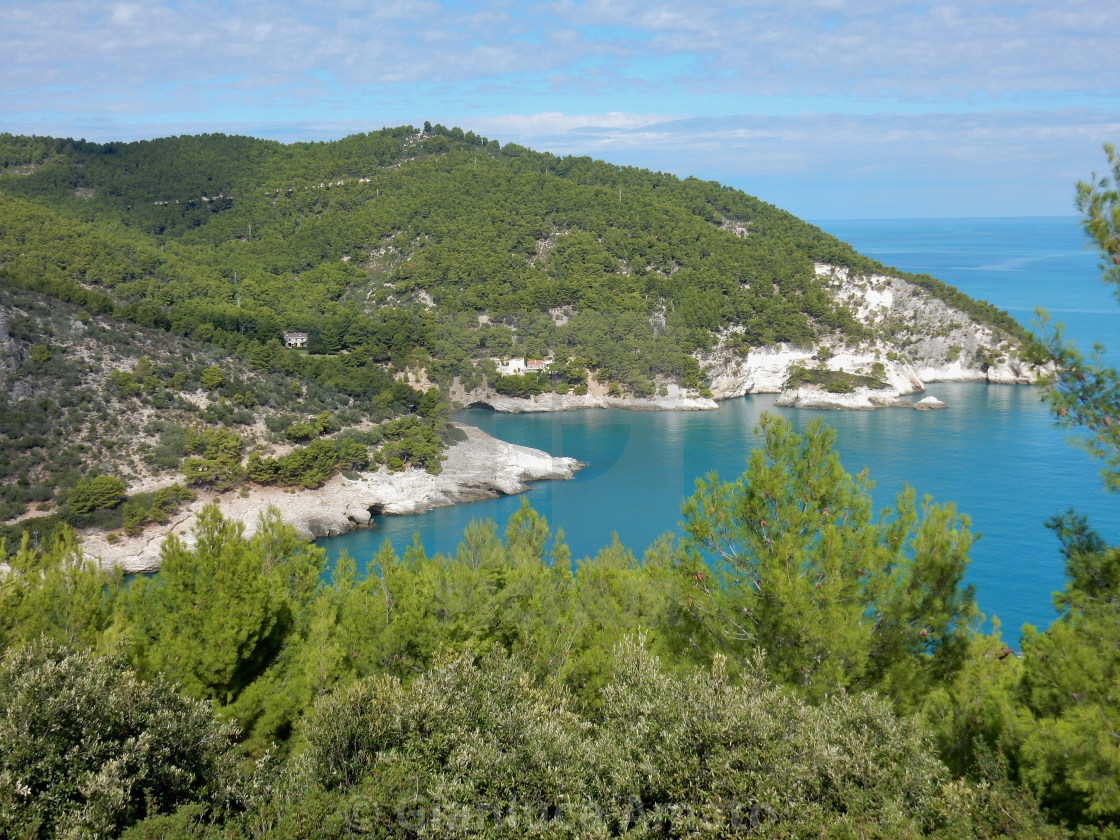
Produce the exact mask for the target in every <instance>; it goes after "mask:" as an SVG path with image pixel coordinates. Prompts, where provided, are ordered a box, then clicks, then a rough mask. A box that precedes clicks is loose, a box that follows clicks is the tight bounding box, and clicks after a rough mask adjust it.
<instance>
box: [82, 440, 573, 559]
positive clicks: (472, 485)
mask: <svg viewBox="0 0 1120 840" xmlns="http://www.w3.org/2000/svg"><path fill="white" fill-rule="evenodd" d="M454 425H455V426H456V427H457V428H459V429H461V430H462V431H463V432H464V433H465V434H466V436H467V437H466V440H463V441H459V442H458V443H456V444H454V445H452V446H451V447H449V448H448V450H447V460H446V461H444V462H443V470H442V472H440V473H439V474H438V475H431V474H429V473H427V472H425V471H424V470H415V469H412V470H406V471H404V472H400V473H395V474H390V473H388V472H386V471H385V470H384V469H382V470H379V471H378V472H369V473H361V474H359V475H358V477H357V478H355V479H348V478H345V477H343V476H341V475H336V476H335V477H334V478H332V479H330V480H329V481H328V482H327V483H326V484H324V485H323V486H322V487H319V488H316V489H314V490H298V491H289V490H283V489H281V488H276V487H254V488H252V489H251V490H249V491H248V492H247V493H246V494H245V495H240V494H238V493H227V494H225V495H222V496H215V495H214V494H199V498H198V499H196V500H195V501H194V502H192V503H191V505H190V506H189V507H188V508H186V509H185V510H184V511H182V512H181V513H180V515H179V516H178V517H177V518H176V519H175V521H173V522H171V523H169V524H168V525H167V526H163V527H159V526H157V527H149V528H146V529H145V530H144V532H143V533H142V534H140V535H139V536H137V537H121V538H119V539H118V540H117V541H116V542H113V543H110V542H109V541H108V540H106V538H105V535H104V534H100V533H93V534H89V535H86V536H85V537H84V539H83V541H82V549H83V551H84V552H85V553H86V555H87V556H92V557H100V559H101V562H102V564H104V565H112V566H120V567H121V568H122V569H124V571H126V572H147V571H154V570H156V569H158V568H159V562H160V559H159V548H160V545H161V544H162V542H163V540H164V538H165V537H167V535H168V534H171V533H174V534H176V535H178V536H179V537H180V538H181V539H183V540H184V541H185V542H187V543H188V544H189V543H190V541H191V529H192V528H193V527H194V523H195V520H196V519H197V517H198V513H199V511H201V509H202V507H203V505H205V504H206V503H207V502H210V501H217V502H218V506H219V508H220V509H221V511H222V515H223V516H225V517H226V518H227V519H231V520H233V521H235V522H240V523H242V524H243V525H244V526H245V530H246V533H249V534H251V533H252V532H253V531H254V530H255V528H256V525H257V521H258V518H259V516H260V514H261V513H263V512H264V511H266V510H267V509H268V508H269V507H270V506H275V507H276V508H277V509H278V510H279V511H280V516H281V518H282V519H283V520H284V521H285V522H287V523H289V524H291V525H293V526H295V528H296V530H298V531H299V532H300V534H302V535H303V536H304V537H309V538H317V537H326V536H334V535H337V534H342V533H345V532H347V531H351V530H353V529H355V528H362V527H367V526H369V525H370V524H371V522H372V520H373V518H374V517H375V516H379V515H387V514H409V513H420V512H422V511H425V510H430V509H431V508H436V507H443V506H445V505H453V504H456V503H458V502H468V501H475V500H477V499H486V498H493V497H496V496H501V495H513V494H515V493H521V492H523V491H525V490H527V489H528V486H527V485H526V482H529V481H539V480H542V479H564V478H571V477H572V474H573V473H574V472H575V471H576V470H578V469H580V467H581V466H582V464H580V463H579V462H578V461H576V460H575V459H574V458H557V457H553V456H552V455H549V454H548V453H547V452H542V451H541V450H539V449H531V448H529V447H527V446H518V445H516V444H513V443H507V442H506V441H502V440H498V439H497V438H493V437H491V436H490V435H488V434H486V433H485V432H483V431H482V430H481V429H477V428H475V427H474V426H467V425H464V424H460V423H456V424H454Z"/></svg>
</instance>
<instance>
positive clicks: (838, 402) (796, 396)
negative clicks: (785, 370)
mask: <svg viewBox="0 0 1120 840" xmlns="http://www.w3.org/2000/svg"><path fill="white" fill-rule="evenodd" d="M774 405H778V406H782V407H783V408H815V409H825V410H830V411H831V410H854V411H870V410H872V409H875V408H914V409H918V410H930V409H937V408H944V407H945V403H943V402H941V400H939V399H937V397H933V396H929V397H924V398H922V399H920V400H918V401H917V402H910V401H909V400H904V399H902V398H901V395H900V394H899V393H898V391H895V390H892V389H883V388H856V389H855V390H854V391H852V392H850V393H847V394H834V393H833V392H831V391H829V390H828V389H827V388H823V387H821V386H820V385H802V386H801V387H799V388H787V389H786V390H784V391H782V392H781V393H780V394H779V395H778V398H777V399H776V400H775V401H774Z"/></svg>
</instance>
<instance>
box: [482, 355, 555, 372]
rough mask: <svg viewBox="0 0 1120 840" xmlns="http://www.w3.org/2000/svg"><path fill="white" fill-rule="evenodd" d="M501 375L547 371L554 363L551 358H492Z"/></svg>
mask: <svg viewBox="0 0 1120 840" xmlns="http://www.w3.org/2000/svg"><path fill="white" fill-rule="evenodd" d="M491 361H492V362H494V366H495V367H497V369H498V373H499V375H501V376H519V375H521V374H525V373H536V372H538V371H547V370H548V369H549V367H551V365H552V361H551V360H549V359H491Z"/></svg>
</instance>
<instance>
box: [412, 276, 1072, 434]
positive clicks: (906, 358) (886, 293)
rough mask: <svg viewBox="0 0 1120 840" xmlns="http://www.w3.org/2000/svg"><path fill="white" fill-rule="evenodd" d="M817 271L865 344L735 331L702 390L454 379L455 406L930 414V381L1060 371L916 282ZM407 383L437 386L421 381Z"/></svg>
mask: <svg viewBox="0 0 1120 840" xmlns="http://www.w3.org/2000/svg"><path fill="white" fill-rule="evenodd" d="M814 270H815V271H816V274H817V276H818V277H819V278H821V279H822V280H823V281H824V283H825V287H826V289H827V290H828V292H829V294H830V295H831V296H832V297H833V298H834V299H835V300H836V301H837V302H838V303H840V304H842V305H843V306H845V307H846V308H847V309H848V311H849V312H851V313H852V315H853V317H854V318H855V320H856V321H858V322H859V323H860V325H861V326H862V327H863V328H864V337H863V338H861V339H855V340H853V339H852V337H851V336H847V335H842V334H834V335H823V336H821V337H820V339H819V340H818V342H817V344H816V345H815V346H810V347H795V346H791V345H788V344H777V345H772V346H768V347H753V348H750V350H749V351H747V352H744V351H743V350H742V349H740V348H741V342H740V341H738V340H737V338H738V336H737V330H736V329H735V328H732V329H730V330H728V331H726V332H724V333H722V334H720V335H719V337H718V341H717V342H716V344H715V345H714V346H713V347H712V348H711V349H710V350H709V351H707V352H705V353H701V354H699V355H698V357H697V358H698V361H699V362H700V368H701V371H702V375H703V377H704V380H703V386H704V388H703V393H701V391H698V390H686V389H684V388H682V387H680V386H679V385H677V384H675V383H671V382H660V383H657V384H658V388H659V393H658V394H657V395H654V396H651V397H634V396H623V397H620V396H611V395H610V394H609V392H608V389H607V386H606V385H605V384H603V383H600V382H598V381H596V380H595V379H594V377H592V379H591V380H590V381H589V382H588V387H587V393H586V394H575V393H572V392H569V393H566V394H556V393H545V394H539V395H536V396H533V397H509V396H505V395H502V394H499V393H497V392H495V391H494V390H493V389H492V388H489V387H487V386H485V385H483V386H481V387H479V388H476V389H474V390H472V391H466V390H464V389H463V388H462V386H461V385H460V384H459V383H458V380H456V382H455V385H454V387H453V388H452V391H451V399H452V401H453V402H454V403H455V404H456V405H458V406H461V407H466V406H485V407H488V408H492V409H494V410H495V411H501V412H507V413H511V414H517V413H522V412H540V411H567V410H571V409H581V408H625V409H633V410H668V411H682V410H684V411H696V410H711V409H714V408H717V407H718V404H717V403H718V401H719V400H726V399H734V398H737V397H742V396H746V395H747V394H779V395H780V397H779V402H778V404H779V405H784V406H792V407H799V408H829V409H873V408H883V407H890V406H905V407H926V408H928V407H931V404H930V403H925V404H924V405H922V406H919V405H918V404H917V403H916V402H913V401H909V400H904V399H903V397H907V396H910V395H913V394H918V393H921V392H922V391H924V390H925V386H926V384H927V383H930V382H987V383H993V384H1005V385H1028V384H1032V383H1035V382H1038V381H1039V380H1040V379H1044V378H1046V377H1047V376H1048V375H1049V374H1050V373H1052V371H1049V370H1046V369H1041V368H1038V367H1035V366H1033V365H1031V364H1030V363H1028V362H1027V361H1026V360H1025V359H1024V358H1023V357H1022V352H1023V347H1022V346H1021V343H1020V341H1019V339H1017V338H1015V337H1013V336H1011V335H1009V334H1007V333H1006V332H1004V331H1002V330H1001V329H999V328H997V327H995V326H992V325H990V324H984V323H980V322H978V321H977V320H976V319H974V318H973V317H972V316H970V315H969V314H968V313H967V312H964V311H963V310H961V309H958V308H956V307H954V306H951V305H950V304H948V303H946V302H945V301H943V300H941V299H940V298H938V297H936V296H935V295H933V294H932V293H931V292H930V291H928V290H927V289H924V288H922V287H921V286H918V285H917V284H915V283H911V282H910V281H908V280H904V279H902V278H900V277H891V276H888V275H870V276H867V275H862V274H853V273H852V272H850V271H849V270H848V269H847V268H843V267H837V266H832V265H826V264H824V263H817V264H816V265H815V266H814ZM799 368H802V369H809V370H813V371H818V372H834V373H843V374H847V375H851V376H853V377H856V378H859V377H868V378H871V379H874V380H876V381H877V382H878V383H879V386H878V387H875V388H864V387H857V388H854V389H853V390H852V391H850V392H846V393H835V392H830V391H828V390H826V389H822V388H817V387H813V386H804V385H801V384H799V383H796V382H794V383H791V374H792V373H794V372H795V371H796V370H797V369H799ZM409 382H410V384H412V385H414V386H416V387H431V385H430V383H428V382H427V381H426V379H422V378H417V379H415V380H412V379H410V380H409ZM708 394H710V395H711V396H707V395H708Z"/></svg>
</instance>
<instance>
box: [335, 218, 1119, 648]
mask: <svg viewBox="0 0 1120 840" xmlns="http://www.w3.org/2000/svg"><path fill="white" fill-rule="evenodd" d="M817 224H818V225H819V226H820V227H821V228H823V229H824V230H826V231H828V232H829V233H832V234H834V235H835V236H837V237H839V238H841V239H843V240H845V241H848V242H851V243H852V244H853V245H854V246H855V247H856V249H857V250H859V251H861V252H863V253H865V254H868V255H870V256H872V257H875V258H876V259H878V260H880V261H881V262H883V263H885V264H887V265H893V266H895V267H897V268H899V269H902V270H905V271H911V272H915V273H928V274H932V275H933V276H935V277H938V278H939V279H941V280H943V281H944V282H946V283H949V284H951V285H954V286H957V287H958V288H959V289H961V290H962V291H964V292H966V293H968V294H970V295H972V296H974V297H980V298H983V299H986V300H989V301H991V302H992V303H994V304H996V305H997V306H999V307H1000V308H1002V309H1006V310H1007V311H1008V312H1009V313H1010V314H1011V315H1013V316H1014V317H1016V318H1018V319H1019V320H1020V321H1021V322H1023V323H1024V325H1027V326H1029V325H1030V323H1031V319H1032V318H1033V317H1034V308H1035V307H1036V306H1043V307H1045V308H1046V309H1048V310H1049V312H1050V313H1051V316H1052V317H1053V319H1054V320H1059V321H1062V322H1064V323H1065V325H1066V331H1067V335H1068V337H1069V338H1072V339H1074V340H1075V341H1077V342H1078V343H1079V344H1081V345H1082V346H1084V347H1087V346H1088V345H1089V344H1090V343H1092V342H1093V341H1102V342H1105V343H1111V344H1113V345H1114V349H1115V348H1120V306H1118V305H1117V304H1116V301H1115V300H1114V299H1113V298H1112V297H1111V295H1110V294H1109V292H1108V290H1107V289H1106V287H1105V286H1104V284H1103V283H1101V281H1100V279H1099V278H1100V272H1099V269H1098V268H1097V259H1096V257H1095V256H1094V254H1093V253H1092V252H1091V251H1089V250H1087V249H1086V248H1085V247H1084V243H1085V237H1084V235H1083V233H1082V232H1081V231H1080V229H1079V228H1078V226H1077V222H1076V219H1074V218H1072V217H1070V218H1049V219H957V220H945V219H937V220H891V221H850V220H848V221H834V222H829V221H823V222H817ZM927 393H929V394H932V395H934V396H936V397H938V398H939V399H941V400H942V401H943V402H945V403H946V404H947V406H948V407H947V408H946V409H944V410H942V411H933V412H930V411H926V412H919V411H910V410H907V409H880V410H878V411H874V412H862V411H860V412H857V411H848V412H843V411H839V412H837V411H833V412H826V411H806V410H799V409H782V408H775V407H774V397H773V396H772V395H757V396H750V397H745V398H743V399H737V400H729V401H725V402H723V403H722V404H721V406H720V409H719V411H709V412H636V411H623V410H585V411H570V412H562V413H556V414H531V415H506V414H497V413H495V412H491V411H484V410H468V411H462V412H459V413H458V415H457V417H456V419H458V420H461V421H463V422H466V423H472V424H474V425H477V426H479V427H481V428H482V429H484V430H485V431H487V432H488V433H490V434H492V435H494V436H496V437H499V438H502V439H504V440H509V441H512V442H514V443H520V444H524V445H527V446H533V447H536V448H539V449H544V450H547V451H549V452H551V453H553V454H555V455H568V456H572V457H575V458H578V459H579V460H581V461H583V462H584V463H586V464H587V466H586V467H585V468H584V469H583V470H582V471H580V472H579V473H577V475H576V477H575V478H574V479H572V480H570V481H545V482H537V483H535V484H533V485H532V489H531V490H530V491H529V492H528V494H527V498H528V499H529V501H530V502H531V503H532V505H533V506H534V507H535V508H536V509H537V510H538V511H539V512H540V513H542V514H543V515H544V516H545V517H546V518H547V519H548V522H549V524H550V525H551V526H552V527H553V528H554V529H555V528H562V529H563V531H564V535H565V539H566V541H567V543H568V545H569V546H570V547H571V550H572V554H573V557H575V558H582V557H585V556H591V555H594V554H595V553H596V552H597V551H598V550H599V549H600V548H602V547H604V546H606V545H608V544H609V542H610V540H611V535H612V533H617V534H618V536H619V538H620V539H621V541H622V542H623V544H625V545H626V546H628V547H630V548H631V550H633V551H634V553H635V554H637V555H641V553H642V552H643V551H644V550H645V548H646V547H647V546H648V545H649V544H650V543H651V542H652V541H653V540H654V539H656V538H657V537H658V536H659V535H661V534H663V533H665V532H667V531H673V532H675V533H678V534H679V533H680V532H681V531H680V528H679V521H680V518H681V517H680V503H681V501H682V499H683V498H685V497H686V496H688V495H690V494H691V493H692V492H693V491H694V485H695V479H696V477H698V476H702V475H705V474H707V473H709V472H712V471H715V472H717V473H718V474H719V476H720V477H721V478H723V479H727V480H733V479H734V478H735V477H737V476H738V475H739V474H740V473H741V472H742V470H743V468H744V467H745V464H746V458H747V453H748V452H749V449H750V447H751V446H752V444H753V440H754V437H753V430H754V428H755V426H756V425H757V423H758V419H759V417H760V416H761V414H762V413H763V412H764V411H771V412H776V413H778V414H780V415H781V416H783V417H786V418H788V419H789V421H790V422H791V423H792V424H793V425H794V427H795V428H797V429H804V428H805V426H806V425H807V424H808V423H810V422H811V421H812V420H814V419H817V418H823V419H824V421H825V422H826V423H828V424H829V425H830V426H832V427H833V428H834V429H835V431H836V447H837V450H838V451H839V453H840V456H841V460H842V462H843V464H844V466H845V468H846V469H848V470H849V471H850V472H859V471H860V470H863V469H865V468H866V469H867V471H868V475H869V477H870V478H871V479H872V480H873V481H874V482H875V490H874V500H875V503H876V506H877V507H884V506H886V505H888V504H890V502H891V501H892V500H893V498H894V496H895V494H896V493H897V492H898V491H899V490H901V489H902V487H903V486H904V485H905V484H909V485H911V486H913V487H914V488H915V489H916V490H917V492H918V495H919V497H921V496H922V495H925V494H928V495H930V496H931V497H932V498H933V500H934V501H936V502H940V503H953V504H955V505H956V507H957V509H958V511H959V512H960V513H962V514H964V515H966V516H968V517H969V519H970V521H971V526H972V530H973V531H974V532H975V533H979V534H980V535H981V536H980V539H979V540H978V541H977V542H976V544H975V546H974V547H973V550H972V552H971V557H972V563H971V565H970V568H969V572H968V575H967V578H966V579H967V581H968V582H969V583H972V584H974V585H975V586H976V590H977V600H978V602H979V606H980V609H981V610H982V611H983V612H984V613H985V614H986V615H987V616H988V617H989V619H990V618H992V617H998V619H999V620H1000V622H1001V624H1002V632H1003V635H1004V637H1005V638H1006V639H1007V640H1008V641H1009V642H1011V643H1016V642H1017V641H1018V638H1019V634H1020V628H1021V626H1022V625H1023V624H1024V623H1031V624H1034V625H1036V626H1045V625H1047V624H1049V622H1050V621H1051V620H1052V619H1053V617H1054V610H1053V607H1052V605H1051V593H1052V592H1053V591H1054V590H1056V589H1059V588H1061V586H1062V585H1063V571H1062V558H1061V556H1060V554H1059V553H1058V542H1057V540H1056V538H1055V537H1054V535H1053V534H1052V533H1051V532H1050V531H1049V530H1048V529H1046V528H1045V527H1044V525H1043V523H1044V522H1045V520H1046V519H1047V518H1048V517H1050V516H1052V515H1054V514H1055V513H1059V512H1061V511H1064V510H1066V509H1067V508H1070V507H1073V508H1075V509H1076V510H1077V511H1078V512H1080V513H1082V514H1085V515H1087V516H1088V517H1089V519H1090V522H1091V524H1093V525H1094V526H1095V527H1096V528H1097V529H1098V530H1100V531H1101V533H1102V534H1103V535H1104V536H1105V537H1106V539H1108V540H1109V541H1110V542H1112V543H1115V542H1120V497H1118V496H1109V495H1107V494H1105V493H1104V492H1103V491H1102V489H1101V483H1100V478H1099V466H1098V465H1097V464H1096V463H1095V462H1093V461H1092V460H1091V459H1089V458H1088V456H1087V455H1085V454H1084V453H1083V452H1082V451H1081V450H1079V449H1077V448H1075V447H1073V446H1071V445H1070V444H1069V443H1068V442H1067V437H1066V433H1065V431H1063V430H1061V429H1058V428H1056V427H1054V426H1053V424H1052V422H1051V417H1050V414H1049V412H1048V410H1047V407H1046V406H1045V404H1044V403H1042V402H1041V399H1040V397H1041V394H1040V391H1039V389H1037V388H1034V387H1027V386H1011V385H981V384H961V383H946V384H939V383H933V384H930V385H929V386H928V387H927ZM520 503H521V497H505V498H501V499H493V500H487V501H481V502H475V503H471V504H465V505H457V506H455V507H450V508H441V509H438V510H433V511H429V512H427V513H423V514H418V515H415V516H400V517H391V516H386V517H380V518H379V519H378V520H377V522H376V525H375V527H374V528H372V529H369V530H363V531H355V532H351V533H349V534H345V535H343V536H340V537H333V538H330V539H324V540H320V541H319V544H320V545H322V546H323V547H324V548H326V549H327V551H328V553H329V554H330V556H331V557H332V558H336V557H337V556H338V554H339V553H340V552H341V551H343V550H345V551H347V552H348V553H349V554H350V555H351V556H352V557H354V558H355V559H356V560H357V561H358V564H359V567H361V566H362V565H364V564H365V563H367V562H368V561H369V559H370V557H371V556H372V555H373V553H374V552H375V551H376V550H377V547H378V546H379V545H380V544H381V543H382V542H383V541H385V540H389V541H390V542H391V543H392V545H393V546H394V547H395V548H396V550H397V551H398V552H401V551H403V550H404V548H405V547H406V546H407V545H409V544H410V543H411V542H412V541H413V540H414V539H418V540H419V541H420V542H421V543H422V544H423V546H424V548H425V550H426V551H427V552H428V553H429V554H431V553H435V552H442V553H445V554H454V552H455V548H456V546H457V545H458V542H459V539H460V535H461V534H462V531H463V529H464V528H465V527H466V525H467V524H469V523H470V521H471V520H472V519H492V520H494V521H495V522H497V523H498V524H499V525H500V526H501V527H504V524H505V521H506V520H507V519H508V517H509V515H510V514H511V513H512V512H513V511H514V510H516V508H517V507H518V505H519V504H520Z"/></svg>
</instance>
